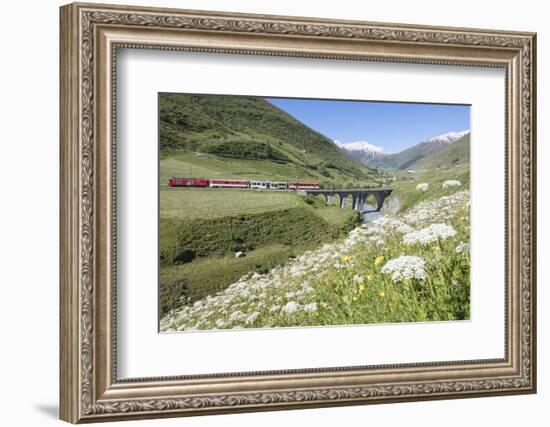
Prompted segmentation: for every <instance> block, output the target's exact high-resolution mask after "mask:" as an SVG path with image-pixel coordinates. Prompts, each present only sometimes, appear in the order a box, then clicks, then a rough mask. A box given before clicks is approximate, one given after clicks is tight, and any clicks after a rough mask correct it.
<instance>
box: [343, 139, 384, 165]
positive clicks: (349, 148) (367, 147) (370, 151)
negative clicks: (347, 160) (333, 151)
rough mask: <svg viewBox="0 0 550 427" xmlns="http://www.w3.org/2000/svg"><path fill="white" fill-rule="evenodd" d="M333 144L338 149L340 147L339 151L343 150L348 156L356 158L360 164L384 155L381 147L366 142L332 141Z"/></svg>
mask: <svg viewBox="0 0 550 427" xmlns="http://www.w3.org/2000/svg"><path fill="white" fill-rule="evenodd" d="M334 143H335V144H336V145H337V146H338V147H340V149H342V150H344V151H345V152H346V153H347V154H348V155H350V156H351V157H353V158H356V159H357V160H359V161H360V162H361V163H366V162H367V160H370V159H372V158H373V157H376V156H380V155H382V154H384V149H383V148H382V147H378V146H377V145H374V144H371V143H370V142H368V141H354V142H348V143H342V142H340V141H338V140H336V141H334Z"/></svg>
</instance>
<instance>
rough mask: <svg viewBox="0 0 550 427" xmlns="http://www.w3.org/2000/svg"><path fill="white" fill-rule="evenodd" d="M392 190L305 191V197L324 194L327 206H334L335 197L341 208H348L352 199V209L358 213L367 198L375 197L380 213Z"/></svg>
mask: <svg viewBox="0 0 550 427" xmlns="http://www.w3.org/2000/svg"><path fill="white" fill-rule="evenodd" d="M392 191H393V189H392V188H358V189H342V190H305V191H304V192H303V194H304V195H308V196H317V195H319V194H322V195H323V196H325V200H326V202H327V205H332V202H333V198H334V196H337V197H338V198H339V200H340V203H339V205H340V207H341V208H342V209H344V208H345V207H346V204H347V201H348V199H349V198H350V197H351V200H352V207H353V209H355V210H356V211H362V210H363V208H364V204H365V202H366V200H367V197H369V196H371V195H372V196H374V198H375V199H376V210H377V211H379V210H380V209H382V206H383V205H384V200H386V198H387V197H388V196H389V195H390V194H391V193H392Z"/></svg>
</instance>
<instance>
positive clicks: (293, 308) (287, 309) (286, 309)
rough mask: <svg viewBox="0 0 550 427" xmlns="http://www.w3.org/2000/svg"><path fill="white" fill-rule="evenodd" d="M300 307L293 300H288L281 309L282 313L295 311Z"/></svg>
mask: <svg viewBox="0 0 550 427" xmlns="http://www.w3.org/2000/svg"><path fill="white" fill-rule="evenodd" d="M299 309H300V304H298V303H297V302H295V301H289V302H287V303H286V305H285V306H284V307H283V308H282V309H281V311H282V312H283V313H288V314H291V313H296V312H297V311H298V310H299Z"/></svg>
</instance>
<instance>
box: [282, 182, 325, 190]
mask: <svg viewBox="0 0 550 427" xmlns="http://www.w3.org/2000/svg"><path fill="white" fill-rule="evenodd" d="M320 188H321V186H320V185H319V183H317V182H289V183H288V189H289V190H318V189H320Z"/></svg>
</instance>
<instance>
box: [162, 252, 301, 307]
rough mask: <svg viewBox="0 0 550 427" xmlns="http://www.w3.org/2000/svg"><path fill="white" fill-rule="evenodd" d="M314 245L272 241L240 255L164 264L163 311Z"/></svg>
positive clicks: (191, 300) (200, 297)
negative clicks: (244, 254) (169, 264)
mask: <svg viewBox="0 0 550 427" xmlns="http://www.w3.org/2000/svg"><path fill="white" fill-rule="evenodd" d="M310 248H311V245H305V246H289V245H282V244H271V245H265V246H262V247H260V248H258V249H255V250H252V251H250V252H247V253H246V256H243V257H240V258H237V257H235V255H234V254H228V255H218V256H216V255H214V256H210V257H206V258H200V259H197V260H195V261H194V262H191V263H187V264H176V265H172V266H167V267H163V268H161V272H160V283H161V288H160V306H161V312H162V313H166V312H167V311H169V310H170V309H171V308H177V307H179V306H181V305H182V304H185V303H188V302H193V301H198V300H200V299H202V298H204V297H206V296H208V295H213V294H214V293H216V292H217V291H220V290H223V289H225V288H226V287H227V285H229V284H231V283H234V282H236V281H237V280H238V279H239V278H240V277H242V276H244V275H246V274H247V273H249V272H251V271H252V272H258V273H265V272H267V271H268V270H269V269H271V268H273V267H275V266H276V265H279V264H283V263H285V262H286V261H287V260H288V259H289V257H291V256H296V255H298V254H299V253H300V252H303V251H304V250H306V249H310Z"/></svg>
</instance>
